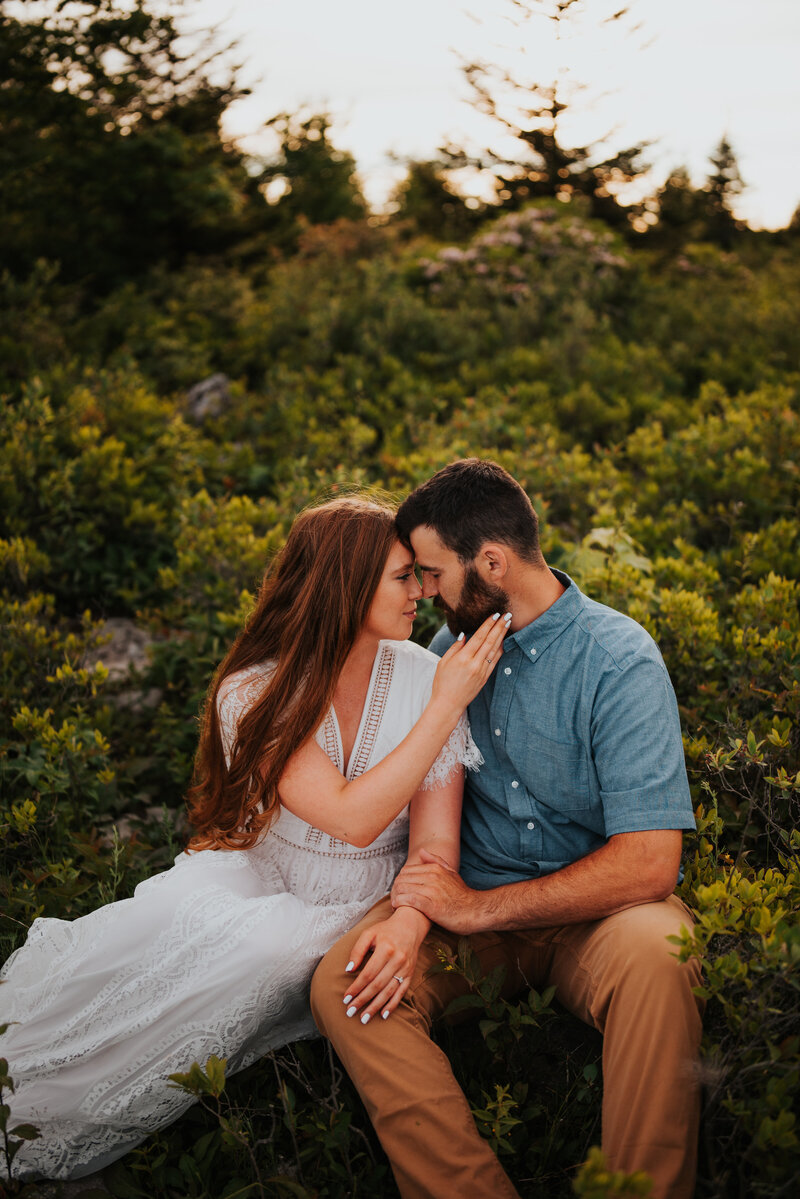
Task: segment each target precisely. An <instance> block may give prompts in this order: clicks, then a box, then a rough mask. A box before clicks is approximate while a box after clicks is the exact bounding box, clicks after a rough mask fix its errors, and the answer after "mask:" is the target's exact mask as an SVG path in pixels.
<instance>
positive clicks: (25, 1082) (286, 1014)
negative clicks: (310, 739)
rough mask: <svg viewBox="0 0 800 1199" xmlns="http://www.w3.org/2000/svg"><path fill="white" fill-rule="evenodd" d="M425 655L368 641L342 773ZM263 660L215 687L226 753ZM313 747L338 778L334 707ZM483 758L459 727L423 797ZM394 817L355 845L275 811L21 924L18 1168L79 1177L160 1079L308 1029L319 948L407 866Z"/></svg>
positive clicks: (14, 1049) (134, 1116)
mask: <svg viewBox="0 0 800 1199" xmlns="http://www.w3.org/2000/svg"><path fill="white" fill-rule="evenodd" d="M437 661H438V659H437V658H436V657H435V656H434V655H433V654H431V653H430V652H429V651H427V650H424V649H421V648H420V647H419V646H416V645H412V644H410V643H408V642H381V643H380V646H379V649H378V654H377V656H376V659H375V663H374V666H373V672H372V677H371V679H370V686H369V689H368V693H367V699H366V703H365V705H364V711H363V713H362V718H361V723H360V726H359V729H358V733H357V735H356V740H355V743H354V745H353V751H352V753H351V755H350V761H349V763H348V768H347V777H348V778H350V779H352V778H355V777H356V776H357V775H359V774H363V773H364V771H366V770H368V769H369V768H370V766H371V765H374V764H375V763H376V762H378V761H380V760H381V759H382V758H383V757H385V756H386V754H387V753H389V752H391V750H392V749H394V748H395V746H397V745H399V743H400V742H401V741H402V740H403V738H404V737H405V736H406V734H407V733H408V732H409V731H410V729H411V728H412V727H413V725H414V724H415V722H416V721H417V720H418V719H419V716H420V715H421V713H422V710H423V708H424V707H425V704H426V703H427V700H428V697H429V695H430V690H431V686H432V682H433V674H434V671H435V668H436V664H437ZM270 669H271V668H270V665H269V664H268V663H264V664H260V665H256V666H252V667H249V668H248V669H246V670H243V671H240V672H238V673H237V674H234V675H231V676H229V677H228V678H226V679H225V680H224V681H223V684H222V686H221V688H220V691H219V696H218V709H217V710H218V713H219V717H220V725H221V731H222V739H223V749H224V751H225V754H226V759H227V760H228V762H230V754H231V752H232V749H233V745H234V742H235V738H236V729H237V726H238V723H239V721H240V720H241V717H242V715H243V714H244V712H246V711H247V710H248V708H249V707H250V705H251V704H252V703H253V702H254V701H255V699H256V698H257V697H258V696H259V695H260V693H261V691H262V689H263V687H264V686H265V683H266V681H267V679H268V677H269V673H270ZM315 736H316V740H317V742H318V744H319V745H320V746H321V747H322V749H323V750H324V751H325V753H326V754H328V756H329V757H330V759H331V761H332V762H334V763H335V765H336V766H337V767H338V769H339V770H343V765H344V762H343V754H342V743H341V737H340V735H339V728H338V725H337V722H336V716H335V713H334V712H333V710H331V711H329V712H328V713H327V715H326V717H325V719H324V720H323V722H322V724H321V725H320V727H319V729H318V730H317V732H316V734H315ZM481 761H482V759H481V757H480V754H479V752H478V750H477V749H476V747H475V745H474V743H473V741H472V738H471V736H470V733H469V726H468V724H467V722H466V718H462V720H461V721H460V722H459V724H458V725H457V727H456V728H455V730H454V731H453V733H452V734H451V736H450V738H449V740H448V741H447V743H446V744H445V746H444V748H443V749H442V751H441V753H440V754H439V756H438V758H437V760H436V762H435V763H434V765H433V767H432V768H431V770H430V771H429V773H428V775H427V776H426V778H425V780H424V782H423V787H424V788H426V789H431V790H435V789H436V788H438V787H441V786H442V785H443V784H444V783H446V782H447V781H448V780H449V779H450V778H451V777H452V775H453V772H454V771H456V770H458V769H460V768H461V767H462V765H466V766H468V767H471V768H477V767H478V766H479V765H480V763H481ZM407 842H408V809H405V810H404V811H403V812H401V813H400V814H399V815H398V816H397V817H396V818H395V819H394V820H393V821H392V822H391V824H390V825H389V826H388V827H387V828H386V829H384V831H383V832H382V833H381V834H380V836H379V837H377V838H376V839H375V841H373V842H372V844H371V845H368V846H366V847H365V848H358V847H356V846H354V845H350V844H348V843H347V842H344V841H340V840H337V839H336V838H335V837H331V836H329V835H328V834H327V833H325V832H323V831H322V830H321V829H317V828H314V827H313V825H310V824H308V823H307V822H306V821H304V820H301V819H300V818H299V817H297V816H295V815H294V814H293V813H291V812H289V811H288V810H287V809H285V808H281V810H280V813H279V816H278V817H277V819H275V820H274V822H273V823H272V825H271V826H270V827H269V829H268V831H267V833H266V835H265V836H264V837H263V838H262V839H261V841H260V842H259V843H258V844H257V845H255V846H254V847H253V848H252V849H247V850H233V851H224V850H223V851H214V850H204V851H202V852H199V853H191V854H190V853H181V854H179V855H178V857H177V858H176V859H175V865H174V866H173V867H171V869H169V870H166V871H164V872H163V873H161V874H157V875H155V876H154V877H153V878H150V879H147V880H146V881H145V882H143V883H140V884H139V886H138V887H137V888H136V890H135V892H134V895H133V897H132V898H131V899H124V900H120V901H118V902H116V903H112V904H108V905H106V906H105V907H102V908H98V909H97V910H96V911H94V912H91V913H89V915H87V916H83V917H81V918H80V919H78V920H74V921H64V920H54V919H39V920H36V921H34V923H33V925H32V927H31V930H30V933H29V935H28V940H27V941H26V943H25V944H24V945H23V946H22V947H21V948H20V949H18V950H17V951H16V953H14V954H12V955H11V957H10V958H9V960H8V962H7V963H6V965H5V967H4V969H3V971H2V973H1V974H0V977H2V979H3V980H4V981H3V985H2V986H0V1022H2V1023H5V1022H6V1021H17V1022H18V1023H15V1024H12V1026H11V1027H10V1028H9V1029H8V1030H7V1032H6V1034H5V1035H4V1037H3V1044H2V1051H3V1056H5V1057H7V1058H8V1061H9V1072H10V1073H11V1076H12V1077H13V1078H14V1080H15V1084H16V1091H15V1093H14V1095H13V1096H11V1097H10V1101H11V1106H12V1114H11V1122H12V1124H16V1123H33V1124H35V1125H37V1127H38V1128H39V1129H40V1131H41V1133H42V1136H41V1139H40V1140H38V1141H31V1142H26V1144H25V1146H24V1148H23V1149H22V1150H21V1151H20V1153H19V1155H18V1157H17V1158H16V1160H15V1173H17V1175H18V1176H20V1177H22V1178H25V1177H36V1176H39V1175H43V1176H44V1177H47V1178H78V1177H81V1176H83V1175H86V1174H88V1173H91V1172H93V1171H95V1170H98V1169H100V1168H102V1167H103V1166H105V1165H107V1164H109V1163H110V1162H112V1161H114V1160H115V1159H116V1158H118V1157H120V1156H122V1155H123V1154H124V1153H125V1152H127V1151H128V1150H129V1149H131V1148H132V1147H133V1146H135V1145H136V1144H138V1143H139V1142H140V1141H141V1140H143V1139H144V1137H145V1136H147V1134H148V1133H149V1132H151V1131H153V1130H155V1129H156V1128H160V1127H162V1126H163V1125H164V1124H167V1123H169V1122H171V1121H172V1120H174V1119H175V1118H177V1116H178V1115H180V1114H181V1112H182V1111H184V1110H185V1108H186V1107H187V1106H189V1103H190V1102H191V1100H190V1099H188V1097H187V1096H185V1095H184V1094H183V1093H182V1092H180V1091H176V1090H174V1089H173V1088H171V1087H169V1086H168V1083H167V1077H168V1075H169V1074H171V1073H175V1072H176V1071H185V1070H188V1069H189V1067H190V1065H191V1063H192V1062H193V1061H199V1062H200V1063H201V1064H203V1063H205V1062H206V1061H207V1059H208V1057H209V1056H210V1055H211V1054H212V1053H213V1054H217V1056H219V1057H224V1058H226V1059H227V1061H228V1067H227V1068H228V1072H229V1073H232V1072H234V1071H236V1070H241V1069H243V1068H244V1067H245V1066H247V1065H249V1064H250V1063H251V1062H253V1061H254V1060H255V1059H256V1058H257V1057H260V1056H262V1055H263V1054H265V1053H267V1052H268V1051H269V1050H270V1049H274V1048H276V1047H278V1046H280V1045H284V1044H286V1043H288V1042H289V1041H292V1040H296V1039H298V1038H301V1037H311V1036H314V1035H316V1029H315V1027H314V1023H313V1020H312V1018H311V1013H310V1009H309V1006H308V990H309V984H310V980H311V975H312V974H313V972H314V969H315V967H316V965H317V962H318V961H319V959H320V958H321V957H322V955H323V954H324V953H325V952H326V951H327V950H328V949H329V948H330V946H331V945H332V944H333V943H334V942H335V941H336V940H338V938H339V937H340V936H342V935H343V934H344V933H346V931H347V930H348V929H349V928H352V926H353V925H354V924H355V923H356V922H357V921H358V920H359V919H360V918H361V916H362V915H363V914H364V913H365V912H366V911H367V910H368V909H369V908H370V907H371V906H372V904H373V903H375V902H376V900H378V899H379V898H380V897H381V896H382V895H384V894H386V892H387V891H388V890H389V889H390V887H391V884H392V882H393V880H394V878H395V875H396V874H397V872H398V870H399V869H400V867H401V866H402V864H403V861H404V859H405V855H406V850H407Z"/></svg>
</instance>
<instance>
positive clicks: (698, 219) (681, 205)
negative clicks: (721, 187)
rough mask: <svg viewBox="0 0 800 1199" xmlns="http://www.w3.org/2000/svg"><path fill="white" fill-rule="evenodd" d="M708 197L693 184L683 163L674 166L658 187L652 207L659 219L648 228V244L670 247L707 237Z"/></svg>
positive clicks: (675, 247) (674, 247) (673, 247)
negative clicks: (706, 211)
mask: <svg viewBox="0 0 800 1199" xmlns="http://www.w3.org/2000/svg"><path fill="white" fill-rule="evenodd" d="M705 204H706V197H705V194H704V193H703V192H702V191H699V190H698V189H697V188H696V187H695V186H694V184H693V183H692V180H691V176H690V175H689V172H688V170H687V169H686V167H684V166H680V167H675V169H674V170H672V171H671V172H670V174H669V175H668V177H667V179H666V180H665V181H664V183H663V184H662V186H661V187H660V188H659V189H658V191H657V192H656V194H655V196H654V197H653V200H652V202H651V204H650V206H649V207H651V210H654V211H655V212H656V213H657V215H658V222H657V223H656V224H655V225H654V226H653V227H652V228H650V229H649V230H648V232H647V241H648V245H650V244H654V245H658V246H664V247H666V248H668V249H670V250H674V249H677V247H678V246H682V245H685V244H686V243H687V242H690V241H698V240H699V239H701V238H702V237H703V236H704V230H705Z"/></svg>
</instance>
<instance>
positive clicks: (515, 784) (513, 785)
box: [511, 779, 519, 791]
mask: <svg viewBox="0 0 800 1199" xmlns="http://www.w3.org/2000/svg"><path fill="white" fill-rule="evenodd" d="M511 786H512V787H513V788H514V790H515V791H516V789H517V787H518V786H519V783H518V782H517V780H516V779H513V780H512V783H511Z"/></svg>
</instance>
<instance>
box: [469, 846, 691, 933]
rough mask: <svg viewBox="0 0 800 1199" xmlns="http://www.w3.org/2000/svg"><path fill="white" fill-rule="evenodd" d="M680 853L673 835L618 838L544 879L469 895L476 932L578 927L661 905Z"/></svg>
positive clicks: (668, 888)
mask: <svg viewBox="0 0 800 1199" xmlns="http://www.w3.org/2000/svg"><path fill="white" fill-rule="evenodd" d="M680 847H681V833H680V832H679V831H676V830H658V831H657V832H655V833H622V834H620V835H619V836H617V837H613V838H612V839H611V840H610V841H607V842H606V844H605V845H602V846H601V847H600V848H599V849H597V850H595V851H594V853H591V854H588V855H587V857H585V858H581V859H580V860H579V861H577V862H573V863H572V864H571V865H569V866H565V867H564V868H563V869H562V870H557V871H555V872H554V873H553V874H548V875H545V876H544V877H543V878H535V879H529V880H526V881H524V882H519V883H509V884H507V885H505V886H502V887H495V888H492V889H491V890H489V891H478V892H473V895H476V896H477V897H478V898H477V900H476V901H474V904H475V912H474V915H475V918H476V920H477V921H478V928H480V929H488V928H492V929H515V928H546V927H548V926H549V925H552V924H582V923H584V922H585V921H590V920H601V919H602V918H603V917H604V916H611V915H613V914H614V912H621V911H623V910H624V909H625V908H629V907H633V905H634V904H639V903H651V902H653V901H654V900H658V899H665V898H666V896H667V895H669V894H671V892H672V891H673V890H674V887H675V882H676V879H677V875H678V866H679V864H680ZM476 931H477V929H476Z"/></svg>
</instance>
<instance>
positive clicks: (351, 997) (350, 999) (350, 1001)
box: [342, 995, 353, 1003]
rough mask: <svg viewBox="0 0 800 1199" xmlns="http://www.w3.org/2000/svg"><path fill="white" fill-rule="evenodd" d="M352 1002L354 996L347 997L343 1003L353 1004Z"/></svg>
mask: <svg viewBox="0 0 800 1199" xmlns="http://www.w3.org/2000/svg"><path fill="white" fill-rule="evenodd" d="M352 1002H353V996H352V995H345V997H344V999H343V1000H342V1003H352Z"/></svg>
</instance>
